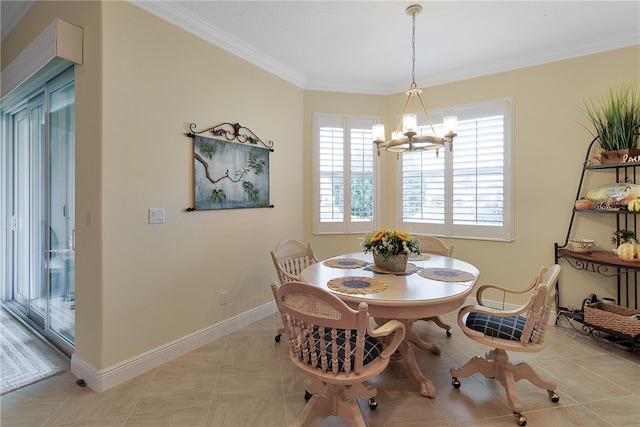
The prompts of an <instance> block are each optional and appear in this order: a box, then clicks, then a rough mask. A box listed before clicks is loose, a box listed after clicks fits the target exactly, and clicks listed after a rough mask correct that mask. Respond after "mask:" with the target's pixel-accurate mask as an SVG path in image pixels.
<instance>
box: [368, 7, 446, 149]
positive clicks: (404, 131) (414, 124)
mask: <svg viewBox="0 0 640 427" xmlns="http://www.w3.org/2000/svg"><path fill="white" fill-rule="evenodd" d="M420 12H422V6H420V5H419V4H414V5H411V6H409V7H407V9H406V13H407V15H411V26H412V33H411V49H412V56H411V60H412V70H411V86H410V87H409V90H408V91H406V92H405V94H406V95H407V102H406V103H405V104H404V109H403V110H402V116H401V119H400V120H399V121H398V125H397V127H396V130H395V132H392V133H391V139H390V140H388V141H385V132H384V125H383V124H375V125H373V142H374V143H375V144H376V146H377V148H378V155H380V148H383V147H384V148H385V149H386V150H387V151H391V152H394V153H402V152H405V151H427V150H436V155H437V154H438V151H437V150H439V149H440V148H442V147H444V145H445V143H448V145H449V150H451V149H452V143H453V138H454V137H455V136H457V134H456V126H457V120H458V119H457V117H455V116H448V117H445V118H444V132H445V134H444V136H442V137H441V136H437V134H436V131H435V128H434V127H433V123H431V118H430V117H429V113H427V109H426V107H425V106H424V102H423V101H422V97H421V96H420V94H421V93H422V89H418V87H417V85H416V15H418V14H419V13H420ZM416 104H418V105H419V106H420V108H421V109H422V112H423V113H424V115H425V117H426V118H427V122H428V123H429V126H430V127H431V132H432V134H433V135H418V134H417V130H418V117H417V115H416Z"/></svg>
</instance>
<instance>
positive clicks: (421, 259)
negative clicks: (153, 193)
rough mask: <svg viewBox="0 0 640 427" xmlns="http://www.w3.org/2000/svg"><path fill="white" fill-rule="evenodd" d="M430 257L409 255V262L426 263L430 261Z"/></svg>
mask: <svg viewBox="0 0 640 427" xmlns="http://www.w3.org/2000/svg"><path fill="white" fill-rule="evenodd" d="M430 259H431V257H430V256H429V255H427V254H420V255H413V254H411V255H409V261H428V260H430Z"/></svg>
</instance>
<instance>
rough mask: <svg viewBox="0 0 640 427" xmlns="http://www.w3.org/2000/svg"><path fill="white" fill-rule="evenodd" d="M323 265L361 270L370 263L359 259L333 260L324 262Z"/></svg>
mask: <svg viewBox="0 0 640 427" xmlns="http://www.w3.org/2000/svg"><path fill="white" fill-rule="evenodd" d="M322 264H324V265H326V266H327V267H333V268H361V267H365V266H366V265H367V264H368V263H367V261H363V260H361V259H357V258H333V259H328V260H326V261H323V262H322Z"/></svg>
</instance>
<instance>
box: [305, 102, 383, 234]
mask: <svg viewBox="0 0 640 427" xmlns="http://www.w3.org/2000/svg"><path fill="white" fill-rule="evenodd" d="M375 123H377V119H375V118H368V117H353V116H338V115H326V114H314V134H315V138H314V148H315V149H314V152H315V162H314V163H315V168H316V171H317V173H316V177H317V181H316V185H315V186H314V232H315V233H362V232H365V231H370V230H371V229H372V227H373V226H374V224H375V218H376V209H375V202H376V199H377V198H376V196H375V189H376V176H377V174H376V168H377V156H376V151H375V144H373V142H372V141H373V136H372V131H371V127H372V126H373V124H375Z"/></svg>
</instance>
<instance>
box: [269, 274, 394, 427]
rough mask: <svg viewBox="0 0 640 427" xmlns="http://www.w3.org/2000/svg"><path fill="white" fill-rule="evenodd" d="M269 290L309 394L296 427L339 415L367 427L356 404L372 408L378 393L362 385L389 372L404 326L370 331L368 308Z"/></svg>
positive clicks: (314, 290)
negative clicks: (364, 402) (365, 402)
mask: <svg viewBox="0 0 640 427" xmlns="http://www.w3.org/2000/svg"><path fill="white" fill-rule="evenodd" d="M271 287H272V290H273V292H274V295H275V296H276V304H277V306H278V310H279V311H280V315H281V317H282V322H283V324H284V325H285V330H286V333H287V335H288V337H289V344H290V351H289V356H290V359H291V362H292V363H293V365H294V366H295V367H296V369H298V370H299V371H301V372H302V374H303V375H304V377H305V380H304V386H305V389H306V390H307V391H308V392H310V393H311V394H312V397H311V399H309V401H308V402H307V404H306V406H305V408H304V410H303V411H302V413H301V414H300V417H299V418H298V422H297V423H296V425H297V426H307V425H309V424H311V423H312V422H313V420H315V419H316V418H325V417H328V416H330V415H337V416H338V417H340V418H342V419H343V420H345V421H348V422H349V424H350V425H351V426H366V422H365V421H364V418H363V414H362V411H361V410H360V407H359V406H358V403H357V402H356V399H357V398H360V399H369V406H370V407H371V408H372V409H375V408H376V406H377V402H375V396H376V389H375V388H373V387H371V386H365V385H364V383H365V382H366V381H368V380H369V379H371V378H373V377H375V376H376V375H378V374H380V373H381V372H382V371H383V370H384V369H385V368H386V367H387V365H388V364H389V361H390V356H391V355H393V354H394V352H395V351H396V350H397V349H398V346H399V345H400V344H401V343H402V340H403V339H404V334H405V327H404V325H403V324H402V323H400V322H399V321H397V320H390V321H388V322H386V323H385V324H384V325H382V326H379V327H377V328H376V329H371V322H370V318H369V313H368V305H367V304H366V303H364V302H361V303H360V304H359V306H358V310H352V309H351V308H350V307H349V306H347V305H346V304H345V303H344V302H343V301H342V300H341V299H340V298H338V297H337V296H336V295H333V294H332V293H330V292H328V291H325V290H323V289H320V288H318V287H316V286H312V285H309V284H308V283H303V282H287V283H285V284H283V285H280V286H278V284H276V283H274V284H272V285H271Z"/></svg>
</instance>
